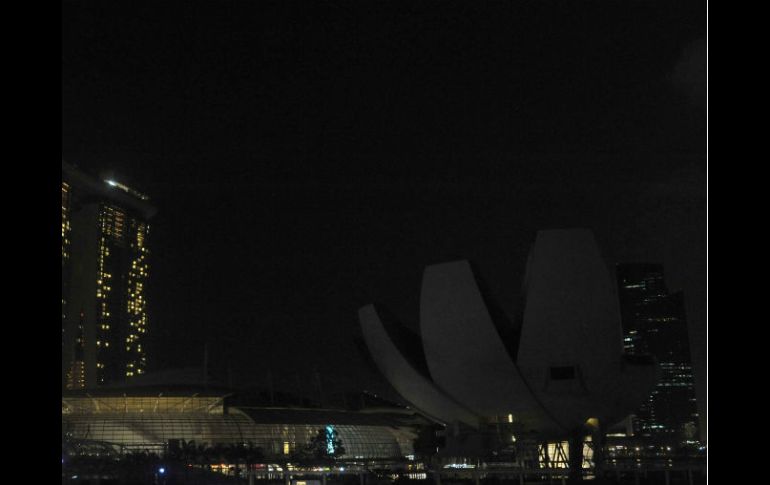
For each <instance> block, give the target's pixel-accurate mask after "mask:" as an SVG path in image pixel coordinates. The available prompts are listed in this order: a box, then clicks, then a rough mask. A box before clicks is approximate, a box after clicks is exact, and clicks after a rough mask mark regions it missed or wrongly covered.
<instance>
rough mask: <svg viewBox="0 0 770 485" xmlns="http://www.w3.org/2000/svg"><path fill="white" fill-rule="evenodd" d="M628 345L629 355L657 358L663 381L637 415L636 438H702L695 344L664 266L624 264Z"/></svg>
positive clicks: (621, 286)
mask: <svg viewBox="0 0 770 485" xmlns="http://www.w3.org/2000/svg"><path fill="white" fill-rule="evenodd" d="M617 277H618V296H619V299H620V311H621V318H622V322H623V342H624V347H625V350H626V352H627V353H629V354H651V355H653V356H655V357H656V358H657V359H658V362H659V364H660V370H661V375H660V380H659V381H658V384H657V385H656V387H655V390H654V391H653V392H652V394H650V396H649V398H648V399H647V400H646V401H645V402H644V404H642V406H641V407H640V409H639V410H638V412H637V413H636V415H635V416H634V417H633V428H634V435H636V436H641V437H644V438H648V439H650V440H651V441H652V442H655V443H660V444H667V445H669V444H670V445H681V444H684V443H687V442H695V441H697V439H698V407H697V403H696V400H695V388H694V378H693V368H692V361H691V359H690V342H689V338H688V331H687V318H686V315H685V308H684V295H683V293H682V292H676V293H669V292H668V290H667V288H666V284H665V281H664V278H663V266H662V265H659V264H619V265H618V266H617Z"/></svg>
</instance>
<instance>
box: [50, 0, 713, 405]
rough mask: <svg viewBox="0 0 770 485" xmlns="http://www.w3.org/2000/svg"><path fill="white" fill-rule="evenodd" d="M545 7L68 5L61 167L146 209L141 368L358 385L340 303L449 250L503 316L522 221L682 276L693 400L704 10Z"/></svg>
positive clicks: (700, 276) (701, 389)
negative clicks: (134, 196)
mask: <svg viewBox="0 0 770 485" xmlns="http://www.w3.org/2000/svg"><path fill="white" fill-rule="evenodd" d="M547 3H548V2H543V3H542V4H543V5H545V6H543V7H542V8H539V7H535V6H533V5H524V4H521V5H518V4H516V5H514V4H505V5H502V4H500V5H487V6H485V7H475V6H467V5H465V4H463V3H462V2H439V3H437V2H432V3H431V2H425V3H423V4H422V5H410V6H408V8H407V7H406V6H404V5H395V4H394V5H392V6H386V5H379V6H376V7H375V6H366V7H356V6H351V5H345V4H344V2H343V4H339V3H319V4H317V5H313V6H312V7H304V6H303V5H301V4H299V3H296V2H282V4H281V5H280V6H279V5H273V4H269V2H267V3H260V4H259V5H257V4H254V5H251V6H249V7H246V6H232V7H227V8H221V9H219V8H215V7H206V6H202V5H197V6H191V7H190V9H189V10H185V11H184V12H180V11H179V10H177V9H174V8H170V7H165V6H157V7H153V8H145V7H133V6H132V7H128V6H125V5H123V6H121V5H104V6H100V7H99V8H96V7H90V6H87V5H82V4H77V3H66V4H65V5H64V7H63V38H62V39H63V49H62V83H63V86H62V93H63V94H62V96H63V104H62V111H63V116H62V146H63V148H62V151H63V157H64V158H65V159H66V160H69V161H71V162H73V163H77V164H78V165H79V166H81V167H83V168H84V169H88V170H90V171H91V172H95V173H101V172H102V171H105V172H112V173H113V174H115V178H116V180H119V181H121V183H123V184H125V185H126V186H129V187H136V188H138V189H139V190H141V191H143V192H147V193H148V194H150V195H151V196H152V200H153V203H154V204H156V205H157V206H158V207H160V208H161V210H160V211H159V213H158V215H157V216H156V217H155V219H154V222H153V228H152V229H153V232H152V243H153V266H152V268H151V269H152V279H151V280H150V281H149V283H148V288H147V291H148V293H149V296H148V301H150V302H151V308H150V312H151V314H150V319H151V320H150V321H151V325H152V326H153V333H152V334H151V335H148V339H147V341H146V345H147V348H148V352H149V353H150V354H151V355H152V356H153V357H152V359H151V364H150V365H151V366H153V368H154V369H156V370H160V369H169V368H176V367H192V366H196V367H200V366H202V364H203V360H204V345H205V344H206V343H208V344H209V366H210V368H211V370H212V373H216V374H218V375H220V376H225V375H227V374H228V369H230V370H231V374H232V380H233V382H234V383H236V384H239V385H248V384H253V385H265V384H266V383H267V380H268V374H270V375H272V376H274V378H275V381H276V383H283V385H285V386H287V387H289V386H292V387H296V384H295V382H297V381H301V382H303V383H305V382H306V383H308V385H311V384H312V383H313V380H312V379H313V378H312V373H313V372H314V371H315V370H317V372H318V373H319V374H320V375H321V376H322V378H323V379H324V384H325V385H327V386H329V387H333V386H339V387H342V388H344V387H349V388H362V387H363V388H368V387H370V383H372V386H373V387H376V386H377V385H379V384H377V383H378V382H379V380H378V377H377V376H376V375H375V374H374V373H373V372H371V371H370V370H368V369H367V367H366V363H365V361H364V360H363V358H362V357H361V356H360V353H359V351H358V348H357V344H356V342H355V340H354V338H353V336H354V335H355V330H356V328H357V324H356V309H357V308H358V307H360V306H361V305H363V304H365V303H367V302H369V301H371V300H372V299H374V298H378V299H380V300H382V302H383V303H385V304H386V305H388V307H390V308H391V309H392V310H393V311H394V312H396V313H398V314H403V315H410V314H415V312H416V311H417V305H418V304H417V300H416V298H415V297H414V296H413V295H414V294H415V293H416V292H417V289H418V288H419V272H418V271H417V270H415V269H414V268H420V267H422V266H423V265H425V264H429V263H432V262H434V261H436V260H441V259H444V258H449V257H452V256H462V257H463V258H467V259H470V260H472V261H474V262H476V263H477V264H478V265H479V267H480V268H481V269H482V271H483V273H484V274H485V275H486V276H487V280H488V283H489V287H490V290H491V292H492V293H493V294H494V295H495V296H496V297H497V298H498V300H500V301H501V305H502V307H503V310H504V311H505V312H506V313H507V314H509V315H515V314H516V312H517V310H518V309H517V308H516V301H517V297H518V295H519V293H520V280H521V276H522V274H523V268H524V263H523V259H524V256H525V254H526V250H527V248H528V247H529V245H530V243H531V242H532V239H533V237H534V235H535V233H536V231H538V230H540V229H547V228H555V227H589V228H591V229H593V230H594V231H595V233H596V237H597V241H598V243H599V245H600V247H601V248H602V250H603V252H604V253H605V254H606V255H607V258H608V265H614V264H615V263H617V262H622V261H652V262H660V263H662V264H664V265H665V267H666V269H667V278H668V279H669V281H668V286H669V287H670V288H672V289H683V290H684V292H685V294H686V296H687V299H686V305H687V315H688V324H689V325H690V336H691V339H692V342H693V343H692V347H693V365H694V367H695V370H696V379H697V382H696V390H697V392H698V393H699V394H698V397H699V400H700V401H703V400H705V362H706V359H705V357H706V345H705V341H706V338H705V336H706V284H705V282H706V238H705V235H706V231H705V228H706V223H705V221H706V193H705V191H706V162H705V159H706V157H705V155H706V145H705V134H706V111H705V109H704V107H705V95H704V96H701V94H702V87H703V86H704V85H705V77H703V78H702V77H699V72H700V71H699V70H698V69H700V68H701V63H702V65H703V66H705V11H702V10H703V9H702V8H701V6H700V5H699V4H696V3H681V4H676V5H673V4H671V3H670V2H660V1H653V2H645V3H644V4H641V3H633V2H632V3H629V4H625V3H624V4H623V5H621V4H620V2H615V3H613V2H605V3H601V2H598V3H595V4H593V3H589V4H585V5H581V6H572V5H559V4H557V3H553V2H552V3H553V5H550V4H549V5H546V4H547ZM500 268H508V269H506V271H503V270H502V269H500ZM298 374H301V375H300V376H299V377H295V376H296V375H298ZM222 380H225V379H222ZM327 381H328V383H327ZM373 390H377V391H379V389H373ZM329 392H331V390H329Z"/></svg>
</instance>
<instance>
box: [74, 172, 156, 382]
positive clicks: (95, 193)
mask: <svg viewBox="0 0 770 485" xmlns="http://www.w3.org/2000/svg"><path fill="white" fill-rule="evenodd" d="M154 213H155V208H154V207H153V206H152V205H151V204H150V203H149V198H148V197H147V196H146V195H144V194H141V193H139V192H137V191H136V190H134V189H132V188H130V187H127V186H125V185H123V184H121V183H119V182H116V181H114V180H99V179H98V178H96V177H93V176H91V175H89V174H86V173H84V172H82V171H80V170H78V169H77V168H75V167H74V166H72V165H70V164H68V163H66V162H64V161H62V386H63V387H65V388H67V389H80V388H91V387H95V386H97V385H102V384H108V383H119V382H124V381H125V380H127V379H130V378H131V377H133V376H136V375H140V374H142V373H144V372H145V368H146V365H147V357H146V350H145V347H144V342H145V340H146V332H147V298H146V290H147V278H148V274H149V263H148V257H149V248H148V246H147V240H148V234H149V230H150V226H149V220H150V218H151V217H152V216H153V215H154Z"/></svg>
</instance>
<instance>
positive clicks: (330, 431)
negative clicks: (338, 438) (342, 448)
mask: <svg viewBox="0 0 770 485" xmlns="http://www.w3.org/2000/svg"><path fill="white" fill-rule="evenodd" d="M326 453H328V454H330V455H333V454H334V428H333V427H332V426H331V425H328V426H326Z"/></svg>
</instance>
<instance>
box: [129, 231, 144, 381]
mask: <svg viewBox="0 0 770 485" xmlns="http://www.w3.org/2000/svg"><path fill="white" fill-rule="evenodd" d="M132 228H136V236H135V242H133V243H132V244H131V248H132V249H133V250H134V251H133V254H134V259H133V260H132V261H131V267H130V268H129V271H128V285H127V292H128V295H127V310H128V324H129V329H128V336H127V337H126V339H125V347H126V354H127V356H128V358H127V363H126V377H129V378H130V377H135V376H136V375H139V374H142V373H144V370H145V366H146V356H145V350H144V348H143V347H142V337H143V335H144V334H145V333H146V331H147V308H146V305H147V302H146V300H145V299H144V284H145V282H146V280H147V277H148V275H149V264H148V263H147V256H146V254H147V250H146V248H145V247H144V246H143V245H144V241H145V238H146V235H147V234H146V233H147V225H146V224H141V223H140V224H136V223H132Z"/></svg>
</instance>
